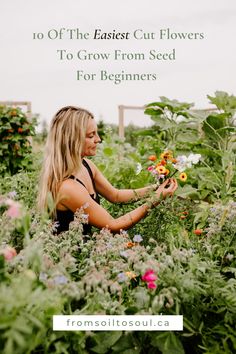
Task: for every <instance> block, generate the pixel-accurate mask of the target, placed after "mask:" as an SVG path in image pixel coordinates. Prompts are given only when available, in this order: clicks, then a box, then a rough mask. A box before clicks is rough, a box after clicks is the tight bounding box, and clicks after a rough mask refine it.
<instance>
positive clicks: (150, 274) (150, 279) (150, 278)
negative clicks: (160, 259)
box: [142, 269, 157, 283]
mask: <svg viewBox="0 0 236 354" xmlns="http://www.w3.org/2000/svg"><path fill="white" fill-rule="evenodd" d="M142 280H143V281H146V282H147V283H148V282H153V281H155V280H157V276H156V275H155V274H154V270H152V269H148V270H147V271H146V272H145V274H144V275H143V276H142Z"/></svg>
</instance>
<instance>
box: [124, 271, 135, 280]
mask: <svg viewBox="0 0 236 354" xmlns="http://www.w3.org/2000/svg"><path fill="white" fill-rule="evenodd" d="M125 275H126V276H127V277H128V278H129V279H135V278H136V274H135V273H134V272H125Z"/></svg>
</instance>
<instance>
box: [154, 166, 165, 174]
mask: <svg viewBox="0 0 236 354" xmlns="http://www.w3.org/2000/svg"><path fill="white" fill-rule="evenodd" d="M156 170H157V172H158V173H159V175H164V174H165V173H166V168H165V166H157V167H156Z"/></svg>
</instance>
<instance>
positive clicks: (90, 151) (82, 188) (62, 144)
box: [39, 106, 177, 234]
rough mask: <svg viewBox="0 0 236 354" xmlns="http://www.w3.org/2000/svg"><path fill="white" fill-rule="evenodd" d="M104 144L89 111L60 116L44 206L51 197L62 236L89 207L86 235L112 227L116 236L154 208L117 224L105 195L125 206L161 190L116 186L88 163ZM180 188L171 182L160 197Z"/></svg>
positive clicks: (47, 165)
mask: <svg viewBox="0 0 236 354" xmlns="http://www.w3.org/2000/svg"><path fill="white" fill-rule="evenodd" d="M100 142H101V140H100V138H99V136H98V132H97V126H96V123H95V120H94V117H93V115H92V114H91V113H90V112H88V111H87V110H85V109H81V108H77V107H74V106H67V107H64V108H62V109H60V110H59V111H58V112H57V113H56V115H55V116H54V118H53V120H52V123H51V128H50V132H49V134H48V139H47V148H46V155H45V160H44V165H43V170H42V174H41V186H40V192H39V207H40V209H41V210H43V209H44V210H45V209H48V195H49V194H51V196H52V198H53V202H54V205H55V206H56V208H55V209H56V210H55V211H54V220H55V221H57V223H56V224H57V233H60V232H62V231H66V230H68V229H69V223H70V222H71V221H73V219H74V213H75V211H76V210H77V209H78V208H81V207H84V212H85V213H86V214H87V215H88V223H89V224H88V225H84V234H89V233H90V232H91V226H92V225H93V226H95V227H97V228H99V229H102V228H103V227H106V228H108V229H110V231H112V232H119V231H120V230H121V229H123V230H125V229H129V228H130V227H132V226H133V225H135V224H136V223H137V222H138V221H139V220H141V219H142V218H143V217H145V216H146V214H147V213H148V210H149V209H150V202H146V203H144V204H143V205H141V206H139V207H138V208H136V209H134V210H132V211H131V212H129V213H127V214H125V215H123V216H121V217H119V218H117V219H114V218H113V217H112V216H111V215H110V214H109V213H108V212H107V211H106V210H105V209H104V208H103V207H102V206H100V205H99V195H102V196H103V197H104V198H106V199H107V200H109V201H110V202H112V203H121V202H128V201H131V200H135V199H136V197H139V198H141V197H144V196H145V195H147V194H148V192H150V191H151V190H154V187H155V188H156V185H155V186H148V187H144V188H139V189H136V190H132V189H121V190H118V189H116V188H115V187H113V186H112V185H111V184H110V183H109V182H108V181H107V179H106V178H105V177H104V176H103V174H102V173H101V172H100V171H99V170H98V168H97V167H96V165H95V164H94V163H93V162H92V161H91V160H89V159H87V158H86V157H87V156H94V155H96V149H97V144H99V143H100ZM176 188H177V182H176V180H175V179H169V180H167V181H165V182H164V183H163V184H162V185H161V186H160V187H159V188H158V189H157V190H156V192H155V193H156V196H157V197H158V198H165V197H167V196H170V195H173V193H174V192H175V190H176ZM156 204H157V202H155V203H152V204H151V206H152V207H154V206H155V205H156Z"/></svg>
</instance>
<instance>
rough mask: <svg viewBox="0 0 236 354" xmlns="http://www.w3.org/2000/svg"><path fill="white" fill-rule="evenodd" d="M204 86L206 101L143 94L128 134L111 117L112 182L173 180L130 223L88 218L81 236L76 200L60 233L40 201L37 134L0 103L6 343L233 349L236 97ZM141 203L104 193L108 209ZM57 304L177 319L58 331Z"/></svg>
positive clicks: (177, 352) (112, 349) (107, 159)
mask: <svg viewBox="0 0 236 354" xmlns="http://www.w3.org/2000/svg"><path fill="white" fill-rule="evenodd" d="M208 98H209V100H210V102H211V104H212V107H214V108H213V109H212V111H205V112H200V111H194V110H193V107H192V105H191V104H188V103H182V102H178V101H176V100H169V99H167V98H165V97H161V98H160V101H157V102H153V103H150V104H149V105H147V107H146V111H145V113H146V114H147V115H150V116H151V118H152V120H153V127H152V129H150V128H148V129H142V130H137V131H135V130H134V131H133V133H132V134H133V135H132V144H130V143H129V138H127V141H120V140H119V138H118V137H117V136H116V134H115V133H114V132H112V131H111V130H109V128H107V129H106V131H105V133H106V134H105V136H104V138H103V141H102V143H101V144H100V146H99V149H98V152H97V155H96V157H94V158H93V161H94V162H95V164H96V165H97V166H98V168H99V169H100V170H101V171H102V172H103V174H104V175H105V176H106V177H107V179H108V180H109V181H110V182H111V183H112V184H113V185H114V186H115V187H117V188H141V187H143V186H146V185H148V184H153V183H159V184H160V183H162V182H163V181H164V180H165V179H166V178H168V177H172V176H173V177H176V178H177V180H178V184H179V187H178V189H177V191H176V193H175V195H174V196H173V197H172V198H168V199H166V200H161V201H160V203H159V205H158V206H157V207H156V208H154V209H152V210H151V211H150V212H149V214H148V215H147V217H146V218H145V219H143V220H142V221H141V222H139V223H138V224H136V225H135V226H134V227H133V228H132V229H130V230H128V231H122V230H121V232H120V233H119V234H115V235H114V234H112V233H110V232H109V231H108V230H106V229H103V230H101V231H99V230H97V229H95V228H94V233H93V235H92V237H91V238H90V239H89V240H88V242H86V243H85V242H84V241H83V237H82V230H83V223H86V222H87V218H86V215H85V214H84V213H83V210H78V212H77V213H76V216H75V220H74V222H72V223H71V225H70V230H69V231H67V232H64V233H62V234H60V236H55V235H54V234H53V228H54V225H53V223H52V222H51V220H50V219H49V218H48V216H47V215H43V216H42V215H39V213H38V212H37V209H36V196H37V188H38V178H39V171H40V168H41V164H42V155H43V146H44V142H43V141H42V140H40V139H41V138H40V136H39V135H38V136H37V135H34V134H35V129H34V123H33V122H31V123H29V122H28V121H27V119H26V118H25V116H24V114H23V113H22V112H21V111H20V110H19V109H12V108H9V107H7V108H6V107H1V108H0V138H1V142H0V156H1V161H2V162H1V167H0V174H1V179H0V220H1V229H0V351H1V353H3V354H13V353H17V354H18V353H19V354H21V353H22V354H26V353H33V354H36V353H40V354H41V353H50V354H51V353H55V354H61V353H64V354H74V353H123V354H133V353H140V354H142V353H157V354H158V353H164V354H172V353H173V354H184V353H189V354H195V353H196V354H198V353H206V354H217V353H227V354H228V353H229V354H230V353H235V352H236V328H235V323H236V235H235V233H236V231H235V230H236V168H235V151H236V125H235V112H236V97H235V96H230V95H228V94H227V93H224V92H216V94H215V96H208ZM29 135H30V136H32V135H34V136H33V139H32V140H33V141H32V143H31V142H29V141H28V140H27V137H28V136H29ZM130 141H131V140H130ZM133 142H135V143H133ZM31 145H32V146H31ZM142 203H144V200H143V199H142V200H136V201H135V202H133V203H126V204H122V205H119V204H111V203H109V202H108V201H106V200H102V205H103V206H104V207H105V208H106V209H107V210H109V212H110V213H111V214H112V215H113V216H114V217H119V216H121V215H123V214H124V213H126V212H128V211H130V210H133V209H134V208H135V207H137V206H138V205H141V204H142ZM54 314H67V315H73V314H75V315H82V314H87V315H89V314H97V315H105V314H106V315H136V314H137V315H144V314H146V315H154V314H163V315H178V314H180V315H183V318H184V320H183V322H184V329H183V331H179V332H178V331H176V332H169V331H150V332H148V331H137V332H132V331H127V332H122V331H114V332H112V331H111V332H103V331H97V332H96V331H93V332H91V331H87V332H85V331H74V332H66V331H64V332H63V331H61V332H56V331H55V332H54V331H53V330H52V316H53V315H54Z"/></svg>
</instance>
